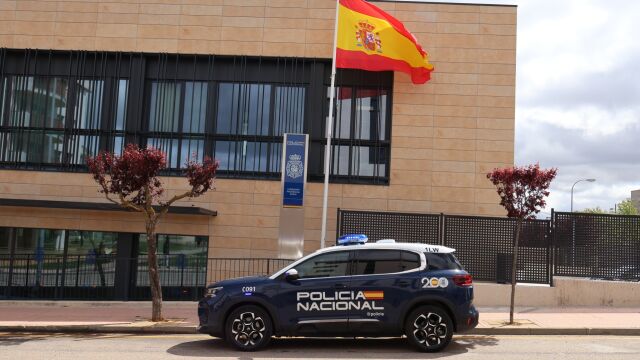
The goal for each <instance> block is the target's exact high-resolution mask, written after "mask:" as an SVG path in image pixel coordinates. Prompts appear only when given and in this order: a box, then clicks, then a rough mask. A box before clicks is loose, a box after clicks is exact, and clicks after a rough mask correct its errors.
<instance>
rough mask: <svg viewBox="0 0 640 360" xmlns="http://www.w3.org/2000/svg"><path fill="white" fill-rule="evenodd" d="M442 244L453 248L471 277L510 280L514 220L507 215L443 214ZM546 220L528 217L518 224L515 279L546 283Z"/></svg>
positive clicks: (547, 233) (547, 235)
mask: <svg viewBox="0 0 640 360" xmlns="http://www.w3.org/2000/svg"><path fill="white" fill-rule="evenodd" d="M442 219H443V221H444V237H443V241H442V244H443V245H445V246H448V247H452V248H454V249H456V256H457V257H458V259H459V260H460V262H461V263H462V264H463V265H464V267H465V269H466V270H467V271H469V273H471V274H472V275H473V276H474V278H476V279H477V280H481V281H496V282H510V281H511V264H512V261H513V244H514V241H515V234H516V221H515V220H513V219H509V218H496V217H478V216H452V215H446V216H443V218H442ZM550 248H551V242H550V236H549V222H548V221H544V220H528V221H525V222H523V224H522V232H521V233H520V242H519V249H518V271H517V273H516V279H517V280H518V281H519V282H528V283H541V284H548V283H550V281H551V279H550V271H549V269H550V266H549V259H550V256H551V251H550Z"/></svg>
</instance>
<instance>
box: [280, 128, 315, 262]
mask: <svg viewBox="0 0 640 360" xmlns="http://www.w3.org/2000/svg"><path fill="white" fill-rule="evenodd" d="M308 147H309V135H306V134H284V142H283V144H282V164H281V167H280V168H281V169H282V206H281V207H280V232H279V234H278V256H279V257H280V258H281V259H298V258H300V257H301V256H302V255H303V253H304V187H305V184H306V183H307V154H308Z"/></svg>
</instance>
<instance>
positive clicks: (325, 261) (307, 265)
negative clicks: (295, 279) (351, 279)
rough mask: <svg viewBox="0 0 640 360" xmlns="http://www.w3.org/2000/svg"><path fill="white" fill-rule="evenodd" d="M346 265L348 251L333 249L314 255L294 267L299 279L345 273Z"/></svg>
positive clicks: (347, 262) (347, 263)
mask: <svg viewBox="0 0 640 360" xmlns="http://www.w3.org/2000/svg"><path fill="white" fill-rule="evenodd" d="M348 265H349V252H348V251H335V252H330V253H327V254H321V255H318V256H314V257H312V258H311V259H309V260H307V261H304V262H302V263H300V264H298V265H296V267H295V269H296V270H297V271H298V276H299V277H300V278H301V279H308V278H322V277H329V276H344V275H347V269H348Z"/></svg>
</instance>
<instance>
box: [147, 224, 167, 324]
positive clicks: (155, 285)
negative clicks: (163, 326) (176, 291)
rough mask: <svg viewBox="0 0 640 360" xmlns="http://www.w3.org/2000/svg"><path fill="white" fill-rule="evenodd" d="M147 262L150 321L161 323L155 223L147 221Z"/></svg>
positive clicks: (160, 295)
mask: <svg viewBox="0 0 640 360" xmlns="http://www.w3.org/2000/svg"><path fill="white" fill-rule="evenodd" d="M146 228H147V260H148V263H149V287H150V289H151V321H162V320H164V319H163V318H162V287H161V286H160V272H159V271H158V256H157V254H156V252H157V249H158V241H157V240H158V239H157V237H156V221H155V220H151V219H147V222H146Z"/></svg>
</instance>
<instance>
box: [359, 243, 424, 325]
mask: <svg viewBox="0 0 640 360" xmlns="http://www.w3.org/2000/svg"><path fill="white" fill-rule="evenodd" d="M421 263H422V262H421V258H420V255H419V254H418V253H415V252H411V251H404V250H398V249H370V250H364V249H363V250H356V251H354V255H353V265H352V277H351V291H352V292H353V293H354V294H355V295H354V297H356V299H357V301H356V306H355V307H352V308H351V311H350V314H349V330H350V332H351V333H352V334H354V335H362V336H366V335H376V336H381V335H397V332H398V331H399V330H398V329H399V328H398V326H397V325H398V324H399V323H398V321H399V319H400V316H401V312H402V309H403V305H404V304H406V303H407V301H409V300H410V299H411V295H412V293H413V292H414V291H415V289H414V288H415V287H416V286H419V284H418V282H419V281H418V280H416V274H417V271H413V270H418V269H419V268H420V266H421Z"/></svg>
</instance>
